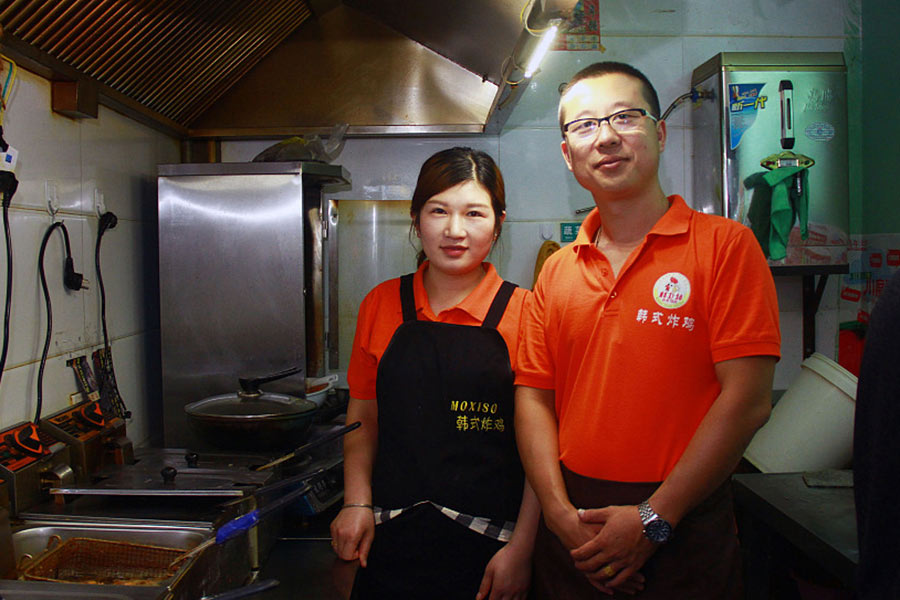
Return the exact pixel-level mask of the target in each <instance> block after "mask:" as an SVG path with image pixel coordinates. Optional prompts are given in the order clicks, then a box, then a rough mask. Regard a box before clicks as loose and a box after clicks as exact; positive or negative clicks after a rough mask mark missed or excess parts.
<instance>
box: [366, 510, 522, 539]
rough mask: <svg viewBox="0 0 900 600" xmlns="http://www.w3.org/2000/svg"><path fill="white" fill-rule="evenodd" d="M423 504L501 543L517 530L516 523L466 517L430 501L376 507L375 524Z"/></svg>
mask: <svg viewBox="0 0 900 600" xmlns="http://www.w3.org/2000/svg"><path fill="white" fill-rule="evenodd" d="M422 504H430V505H432V506H433V507H435V508H436V509H438V510H439V511H440V512H441V514H442V515H444V516H445V517H447V518H448V519H453V520H454V521H456V522H457V523H459V524H460V525H462V526H463V527H467V528H468V529H471V530H472V531H474V532H476V533H480V534H481V535H484V536H487V537H489V538H491V539H494V540H498V541H501V542H508V541H509V540H510V539H511V538H512V532H513V529H515V528H516V524H515V522H514V521H504V520H503V519H485V518H484V517H473V516H471V515H464V514H462V513H460V512H457V511H455V510H453V509H452V508H447V507H446V506H441V505H439V504H435V503H434V502H431V501H430V500H422V501H421V502H416V503H415V504H413V505H412V506H407V507H406V508H395V509H391V510H385V509H383V508H381V507H378V506H376V507H375V508H374V513H375V524H376V525H380V524H381V523H386V522H387V521H390V520H391V519H394V518H396V517H399V516H400V515H402V514H403V513H405V512H406V511H408V510H411V509H413V508H415V507H416V506H420V505H422Z"/></svg>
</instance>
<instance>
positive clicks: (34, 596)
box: [0, 521, 250, 600]
mask: <svg viewBox="0 0 900 600" xmlns="http://www.w3.org/2000/svg"><path fill="white" fill-rule="evenodd" d="M213 533H214V532H213V529H212V528H208V527H199V526H198V527H184V526H166V525H147V524H135V525H122V524H98V523H71V522H67V523H58V522H35V521H28V522H25V523H23V524H20V525H18V526H16V527H14V528H13V531H12V546H13V554H14V556H15V560H16V563H17V564H18V561H19V560H20V559H21V557H22V556H23V555H25V554H28V555H31V556H38V555H40V554H41V553H42V552H43V551H44V550H45V549H46V548H47V541H48V540H49V539H50V537H51V536H54V535H57V536H59V537H60V538H61V540H62V541H65V540H68V539H71V538H93V539H102V540H108V541H121V542H132V543H137V544H147V545H152V546H166V547H170V548H179V549H183V550H185V551H187V550H190V549H192V548H194V547H196V546H197V545H199V544H201V543H202V542H204V541H206V540H207V539H209V538H210V537H211V536H212V535H213ZM232 541H234V540H230V541H229V542H226V543H224V544H222V545H215V544H214V545H212V546H210V547H209V548H207V549H205V550H204V551H203V552H201V553H200V554H198V555H197V556H195V557H193V558H191V559H188V560H186V561H185V563H184V565H183V566H182V567H181V568H180V569H179V570H178V571H177V572H176V573H175V575H173V576H172V577H171V578H169V579H167V580H165V581H164V582H162V583H160V584H158V585H145V586H137V585H133V586H129V585H92V584H82V583H61V582H45V581H12V580H4V579H0V596H2V598H3V600H15V599H17V598H22V599H25V598H27V599H29V600H38V599H43V598H54V599H58V598H81V597H84V598H97V599H100V600H106V599H109V600H113V599H115V600H138V599H144V598H147V599H150V598H153V599H162V598H166V599H170V598H171V599H172V600H182V599H183V600H187V599H196V598H199V597H201V596H203V595H206V594H211V593H216V592H220V591H224V590H228V589H231V588H234V587H238V586H240V585H242V584H244V583H245V582H246V581H247V580H248V579H249V577H250V559H249V556H248V552H247V545H246V541H244V542H243V543H239V542H238V543H231V542H232ZM12 584H17V585H15V586H13V585H12ZM75 592H77V594H75ZM47 594H49V595H47ZM73 594H74V595H73ZM78 594H85V595H84V596H81V595H78Z"/></svg>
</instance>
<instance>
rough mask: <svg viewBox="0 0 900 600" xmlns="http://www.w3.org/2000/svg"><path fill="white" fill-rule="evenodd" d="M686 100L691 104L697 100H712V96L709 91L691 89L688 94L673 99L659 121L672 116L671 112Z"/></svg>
mask: <svg viewBox="0 0 900 600" xmlns="http://www.w3.org/2000/svg"><path fill="white" fill-rule="evenodd" d="M688 98H690V100H691V102H696V101H698V100H711V99H712V98H713V94H712V92H711V91H703V90H698V89H697V88H691V91H689V92H688V93H686V94H682V95H680V96H678V97H677V98H675V100H673V101H672V104H670V105H669V108H667V109H666V111H665V112H664V113H663V114H662V116H661V117H660V118H659V120H660V121H664V120H665V119H666V117H668V116H669V115H670V114H672V111H673V110H675V109H676V108H678V107H679V106H681V105H682V104H684V101H685V100H687V99H688Z"/></svg>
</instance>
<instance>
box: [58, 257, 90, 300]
mask: <svg viewBox="0 0 900 600" xmlns="http://www.w3.org/2000/svg"><path fill="white" fill-rule="evenodd" d="M63 283H64V284H65V286H66V288H67V289H70V290H72V291H74V292H77V291H78V290H86V289H88V284H89V283H90V282H89V281H88V280H87V279H85V278H84V275H82V274H81V273H76V272H75V261H74V260H72V257H71V256H67V257H66V264H65V267H64V268H63Z"/></svg>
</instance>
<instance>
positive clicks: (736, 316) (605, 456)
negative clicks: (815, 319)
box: [516, 196, 781, 482]
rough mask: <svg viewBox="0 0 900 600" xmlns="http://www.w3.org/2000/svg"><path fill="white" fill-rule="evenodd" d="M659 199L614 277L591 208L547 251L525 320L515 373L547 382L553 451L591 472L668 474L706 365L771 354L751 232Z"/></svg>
mask: <svg viewBox="0 0 900 600" xmlns="http://www.w3.org/2000/svg"><path fill="white" fill-rule="evenodd" d="M669 201H670V203H671V206H670V208H669V210H668V211H667V212H666V213H665V215H663V217H662V218H661V219H660V220H659V221H658V222H657V223H656V225H655V226H654V227H653V229H652V230H651V231H650V233H649V234H647V236H646V237H645V239H644V241H643V242H642V244H641V246H640V247H639V248H638V249H637V250H636V251H635V252H634V253H633V254H632V255H631V257H629V259H628V260H627V261H626V263H625V264H624V265H623V267H622V269H621V270H620V273H619V276H618V279H616V278H614V277H613V274H612V270H611V269H610V265H609V262H608V261H607V260H606V257H605V256H604V255H603V254H602V253H601V252H600V251H599V250H598V249H597V248H596V247H595V246H594V244H593V241H592V240H593V239H594V236H595V234H596V232H597V229H598V227H599V226H600V217H599V214H598V213H597V211H596V210H594V211H593V212H591V214H590V215H588V217H587V219H585V221H584V223H583V224H582V226H581V230H580V231H579V233H578V236H577V239H576V240H575V242H573V243H572V244H570V245H569V246H566V247H565V248H563V249H562V250H560V251H558V252H556V253H555V254H553V255H552V256H551V257H549V258H548V259H547V261H546V262H545V264H544V266H543V268H542V270H541V274H540V278H539V279H538V282H537V284H536V286H535V290H534V295H533V302H532V303H531V305H532V306H531V309H530V310H529V311H528V312H527V314H526V316H525V318H524V321H523V325H522V327H523V329H522V335H523V341H522V344H521V345H520V350H519V361H518V369H517V370H516V384H517V385H523V386H529V387H535V388H542V389H552V390H555V392H556V413H557V418H558V421H559V450H560V459H561V460H562V461H563V463H564V464H565V465H566V467H568V468H569V469H571V470H572V471H575V472H576V473H579V474H582V475H586V476H588V477H593V478H597V479H607V480H613V481H647V482H649V481H661V480H663V479H665V477H666V476H667V475H668V474H669V472H670V471H671V470H672V468H673V467H674V465H675V463H676V462H677V461H678V459H679V458H680V457H681V454H682V453H683V452H684V449H685V447H686V446H687V444H688V442H690V440H691V438H692V437H693V435H694V432H695V431H696V429H697V426H698V425H699V424H700V421H701V420H702V419H703V417H704V416H705V415H706V412H707V411H708V410H709V408H710V406H711V405H712V403H713V401H714V400H715V399H716V397H717V396H718V394H719V391H720V386H719V382H718V380H717V379H716V374H715V370H714V365H715V363H717V362H720V361H724V360H729V359H733V358H739V357H745V356H755V355H769V356H775V357H779V356H780V343H781V339H780V332H779V328H778V305H777V299H776V295H775V284H774V281H773V280H772V275H771V273H770V271H769V267H768V265H767V263H766V261H765V258H764V256H763V254H762V250H761V249H760V247H759V243H758V242H757V241H756V239H755V238H754V237H753V234H752V232H751V231H750V230H749V229H748V228H747V227H744V226H743V225H740V224H739V223H736V222H734V221H730V220H727V219H724V218H722V217H717V216H712V215H706V214H703V213H700V212H697V211H694V210H692V209H690V208H689V207H688V206H687V205H686V204H685V202H684V200H683V199H682V198H681V197H679V196H671V197H670V198H669Z"/></svg>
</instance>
